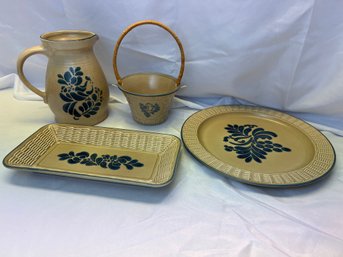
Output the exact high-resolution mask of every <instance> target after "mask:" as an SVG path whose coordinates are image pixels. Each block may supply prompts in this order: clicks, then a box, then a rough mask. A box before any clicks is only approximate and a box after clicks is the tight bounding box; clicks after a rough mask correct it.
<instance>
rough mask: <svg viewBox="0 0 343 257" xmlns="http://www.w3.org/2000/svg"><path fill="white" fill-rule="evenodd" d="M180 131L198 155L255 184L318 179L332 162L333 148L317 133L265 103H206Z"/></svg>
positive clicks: (282, 184) (281, 184)
mask: <svg viewBox="0 0 343 257" xmlns="http://www.w3.org/2000/svg"><path fill="white" fill-rule="evenodd" d="M181 135H182V140H183V142H184V145H185V147H186V149H187V150H188V151H189V152H190V153H191V154H192V155H193V156H194V157H195V158H196V159H197V160H199V161H200V162H202V163H203V164H205V165H206V166H208V167H210V168H212V169H214V170H216V171H218V172H220V173H222V174H224V175H227V176H229V177H230V178H233V179H235V180H238V181H241V182H244V183H248V184H253V185H257V186H266V187H291V186H301V185H306V184H309V183H312V182H314V181H317V180H319V179H320V178H322V177H323V176H324V175H326V174H327V173H328V172H329V171H330V170H331V169H332V168H333V166H334V164H335V151H334V148H333V147H332V145H331V143H330V142H329V140H328V139H327V138H326V137H325V136H324V135H323V134H322V133H321V132H319V131H318V130H317V129H315V128H314V127H312V126H311V125H309V124H308V123H306V122H304V121H302V120H300V119H297V118H295V117H293V116H290V115H288V114H285V113H282V112H279V111H276V110H273V109H269V108H262V107H253V106H235V105H233V106H230V105H227V106H215V107H211V108H207V109H204V110H201V111H198V112H196V113H194V114H193V115H191V116H190V117H189V118H188V119H187V120H186V121H185V123H184V124H183V127H182V132H181Z"/></svg>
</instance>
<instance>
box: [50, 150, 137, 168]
mask: <svg viewBox="0 0 343 257" xmlns="http://www.w3.org/2000/svg"><path fill="white" fill-rule="evenodd" d="M57 157H58V158H59V160H60V161H67V162H68V163H69V164H77V163H79V164H82V165H86V166H99V167H101V168H104V169H107V168H108V169H111V170H119V169H120V167H121V166H122V165H124V166H125V167H126V169H128V170H133V169H134V168H135V167H136V168H140V167H143V166H144V164H143V163H140V162H139V161H138V160H136V159H132V157H131V156H128V155H123V156H119V157H118V156H117V155H109V154H104V155H102V156H101V157H98V154H97V153H93V154H89V153H88V152H87V151H81V152H78V153H74V152H73V151H70V152H69V153H60V154H58V155H57ZM119 160H121V161H119Z"/></svg>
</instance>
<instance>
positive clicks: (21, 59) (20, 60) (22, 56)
mask: <svg viewBox="0 0 343 257" xmlns="http://www.w3.org/2000/svg"><path fill="white" fill-rule="evenodd" d="M34 54H44V55H47V53H46V50H45V48H44V47H43V46H33V47H31V48H28V49H26V50H24V51H23V52H22V53H21V54H20V55H19V57H18V61H17V72H18V75H19V78H20V79H21V81H22V82H23V83H24V85H25V86H27V87H28V88H29V89H30V90H32V91H33V92H34V93H36V94H37V95H39V96H41V97H42V98H43V100H44V102H45V103H46V94H45V92H43V91H41V90H39V89H38V88H36V87H35V86H33V85H32V84H31V83H30V82H29V81H28V80H27V78H26V77H25V75H24V71H23V67H24V62H25V61H26V59H27V58H29V57H30V56H31V55H34Z"/></svg>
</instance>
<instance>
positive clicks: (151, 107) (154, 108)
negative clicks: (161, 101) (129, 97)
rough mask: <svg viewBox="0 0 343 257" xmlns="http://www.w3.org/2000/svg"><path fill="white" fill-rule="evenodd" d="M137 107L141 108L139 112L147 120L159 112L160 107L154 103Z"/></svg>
mask: <svg viewBox="0 0 343 257" xmlns="http://www.w3.org/2000/svg"><path fill="white" fill-rule="evenodd" d="M139 107H140V108H141V111H142V112H143V113H144V115H145V117H147V118H149V117H150V116H151V115H153V114H154V113H156V112H158V111H159V110H160V106H159V105H158V104H157V103H155V104H152V103H146V104H142V103H140V104H139Z"/></svg>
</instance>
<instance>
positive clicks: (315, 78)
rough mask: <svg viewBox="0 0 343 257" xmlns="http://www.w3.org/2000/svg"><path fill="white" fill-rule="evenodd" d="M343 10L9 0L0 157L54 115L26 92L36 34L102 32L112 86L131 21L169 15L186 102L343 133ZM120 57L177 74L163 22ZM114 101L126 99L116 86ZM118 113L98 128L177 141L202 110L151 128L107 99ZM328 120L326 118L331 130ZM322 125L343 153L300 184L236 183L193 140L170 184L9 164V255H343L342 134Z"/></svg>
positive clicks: (3, 36) (139, 33)
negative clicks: (260, 110) (278, 116)
mask: <svg viewBox="0 0 343 257" xmlns="http://www.w3.org/2000/svg"><path fill="white" fill-rule="evenodd" d="M342 10H343V1H333V0H327V1H324V0H317V1H315V0H301V1H296V0H293V1H286V0H282V1H280V0H279V1H277V0H274V1H272V0H236V1H234V0H222V1H219V0H211V1H209V0H208V1H207V0H203V1H199V0H198V1H195V0H183V1H181V0H174V1H162V0H145V1H139V0H136V1H133V0H103V1H90V0H83V1H81V0H65V1H62V0H51V1H48V0H31V1H24V0H21V1H20V0H11V1H8V0H2V1H1V8H0V42H1V47H0V57H1V62H0V89H1V90H0V106H1V107H2V108H1V110H2V111H1V112H0V120H1V122H0V132H1V133H0V142H1V147H0V160H2V159H3V158H4V156H5V155H6V154H7V153H9V152H10V151H11V150H12V149H13V148H14V147H15V146H16V145H18V144H19V143H20V142H22V141H23V140H24V139H25V138H27V137H28V136H29V135H31V134H32V133H33V132H34V131H36V130H37V129H39V128H40V127H42V126H43V125H45V124H47V123H51V122H53V115H52V113H51V111H50V110H49V108H48V106H47V105H45V104H43V103H42V102H37V101H36V102H35V101H18V100H17V99H18V98H20V99H24V100H33V99H36V98H35V97H32V96H31V95H29V94H28V92H26V91H24V90H23V87H22V84H21V83H20V82H19V80H18V77H17V76H16V75H15V73H16V70H15V66H16V59H17V57H18V55H19V53H20V52H21V51H22V50H24V49H25V48H28V47H31V46H34V45H37V44H40V41H39V35H40V34H42V33H44V32H47V31H53V30H59V29H84V30H90V31H93V32H96V33H97V34H98V35H99V36H100V40H99V41H98V42H97V44H96V46H95V50H96V54H97V56H98V59H99V61H100V63H101V64H102V67H103V69H104V71H105V73H106V77H107V79H108V82H109V83H115V77H114V75H113V71H112V54H113V47H114V44H115V42H116V40H117V38H118V37H119V35H120V33H121V32H122V31H123V29H124V28H126V27H127V26H128V25H130V24H131V23H133V22H136V21H138V20H143V19H155V20H159V21H161V22H163V23H165V24H166V25H168V26H169V27H170V28H172V29H173V30H174V31H175V32H176V33H177V35H178V36H179V37H180V39H181V41H182V42H183V45H184V48H185V52H186V59H187V63H186V70H185V75H184V78H183V83H184V84H187V85H188V87H187V88H186V89H183V90H180V91H179V94H180V95H181V97H182V98H185V99H178V103H177V104H180V103H181V104H184V105H188V106H190V107H192V108H202V107H206V106H208V105H214V104H226V103H237V102H238V103H241V102H244V103H246V102H250V103H255V104H260V105H265V106H270V107H274V108H279V109H283V110H287V111H291V112H297V113H295V114H296V115H297V116H298V117H302V118H305V119H306V120H311V121H314V122H316V123H321V124H322V125H326V126H329V127H331V128H329V129H330V131H332V132H334V133H336V134H341V135H343V101H342V100H343V67H342V66H343V62H342V61H343V14H342ZM119 64H120V71H121V72H122V74H129V73H132V72H138V71H149V70H152V71H159V72H164V73H168V74H172V75H176V74H177V72H178V68H179V56H178V49H177V46H176V44H175V43H174V42H173V41H172V39H171V38H170V37H168V35H167V34H166V33H164V32H163V31H161V30H159V29H151V27H148V26H147V27H142V28H137V30H134V31H132V33H130V34H129V35H128V36H127V38H125V42H123V45H122V48H121V49H120V56H119ZM45 65H46V59H45V57H42V56H37V57H32V58H30V59H29V60H28V62H27V63H26V66H25V72H26V74H27V76H28V78H29V79H30V81H31V82H32V83H33V84H37V85H40V86H41V87H42V86H43V84H44V76H45V74H44V73H45ZM13 86H15V88H14V91H13V90H12V89H11V88H9V87H13ZM13 92H14V95H15V97H16V98H17V99H14V98H13V97H12V95H13ZM113 96H114V97H116V99H117V100H118V99H119V100H122V99H123V97H122V95H121V94H119V93H118V92H117V93H113ZM230 96H233V97H237V98H239V99H241V100H237V99H233V98H230ZM195 97H201V98H195ZM184 100H191V101H184ZM110 108H111V112H110V116H109V117H108V118H107V119H106V120H105V121H104V122H102V123H101V124H100V126H105V127H112V128H113V127H119V128H126V129H136V130H137V129H138V130H148V131H156V132H160V133H169V134H174V135H176V136H180V130H181V126H182V124H183V122H184V121H185V120H186V119H187V117H188V116H189V115H191V114H192V113H194V111H195V110H191V109H189V108H184V107H182V108H179V109H173V110H172V111H171V114H170V117H169V118H168V120H167V121H166V122H165V123H163V124H161V125H159V126H143V125H139V124H137V123H136V122H134V121H133V120H132V118H131V115H130V110H129V107H128V106H127V105H125V104H121V103H117V102H112V103H111V104H110ZM322 125H321V126H317V127H319V128H320V129H327V128H326V127H325V126H322ZM333 128H336V129H333ZM324 134H325V135H326V136H327V137H328V139H329V140H330V142H332V144H333V146H334V148H335V150H336V153H337V162H336V166H335V168H334V169H333V170H332V172H331V175H330V176H328V177H327V178H325V179H324V180H323V181H321V182H318V183H315V184H313V185H309V186H306V187H301V188H291V189H265V188H258V187H253V186H249V185H245V184H242V183H239V182H235V181H232V180H231V179H229V178H226V177H223V176H222V175H220V174H218V173H216V172H214V171H212V170H210V169H208V168H207V167H205V166H204V165H202V164H201V163H199V162H197V161H195V160H194V158H192V156H191V155H190V154H188V153H187V152H186V151H185V149H182V151H181V155H180V161H179V165H178V168H177V171H176V175H175V180H174V181H173V183H172V184H171V185H170V186H168V187H164V188H160V189H149V188H140V187H133V186H127V185H118V184H110V183H102V182H95V181H87V180H81V179H72V178H67V177H57V176H50V175H42V174H31V173H25V172H24V171H13V170H11V171H10V170H8V169H7V168H5V167H2V166H1V168H0V232H1V233H0V256H1V257H2V256H6V257H12V256H13V257H17V256H35V257H46V256H49V257H55V256H56V257H60V256H65V257H80V256H82V257H94V256H96V257H110V256H111V257H112V256H121V257H125V256H129V257H132V256H149V257H150V256H154V257H155V256H156V257H193V256H197V257H198V256H199V257H208V256H213V257H217V256H218V257H219V256H220V257H221V256H242V257H245V256H249V257H252V256H254V257H262V256H263V257H265V256H272V257H275V256H282V257H286V256H292V257H293V256H294V257H312V256H319V257H322V256H325V257H326V256H330V257H331V256H334V257H341V256H342V253H343V244H342V241H343V219H342V213H343V205H342V203H343V162H342V158H340V157H341V156H342V152H343V137H339V136H336V135H333V134H332V133H329V132H324Z"/></svg>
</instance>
